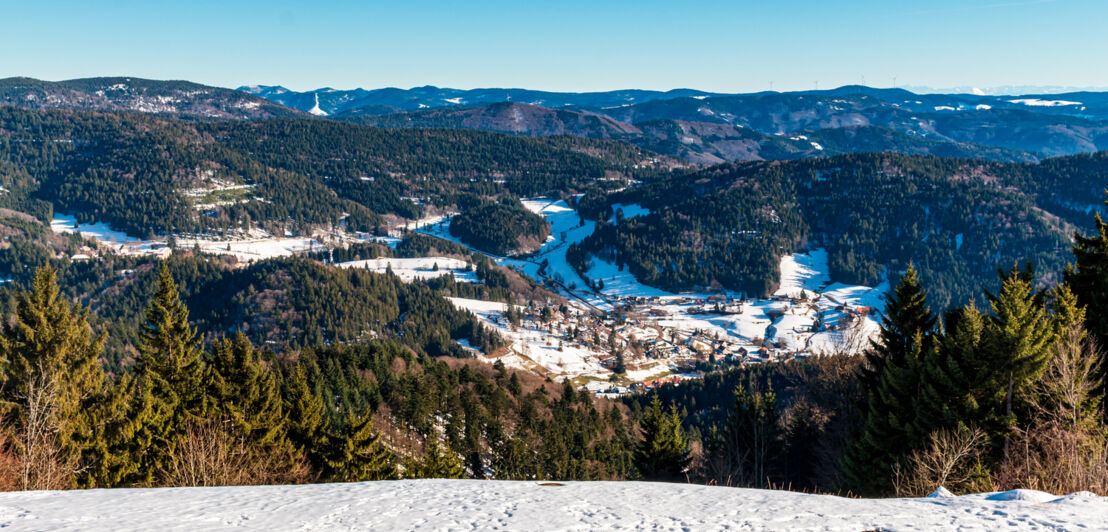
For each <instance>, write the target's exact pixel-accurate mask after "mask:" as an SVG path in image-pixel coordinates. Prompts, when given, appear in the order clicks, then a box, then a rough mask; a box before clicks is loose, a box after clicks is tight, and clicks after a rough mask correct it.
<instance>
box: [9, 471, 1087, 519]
mask: <svg viewBox="0 0 1108 532" xmlns="http://www.w3.org/2000/svg"><path fill="white" fill-rule="evenodd" d="M0 527H5V528H9V529H14V530H158V531H164V530H218V529H228V528H242V529H250V530H328V531H330V530H411V529H421V530H462V529H467V530H473V529H478V530H610V529H630V528H655V529H663V530H671V529H685V530H716V529H732V530H849V531H860V530H873V529H877V530H1006V529H1012V530H1074V529H1086V530H1104V529H1106V528H1108V499H1106V498H1101V497H1096V496H1092V495H1080V494H1075V495H1070V496H1065V497H1055V496H1053V495H1048V494H1045V493H1041V492H1030V491H1018V492H1005V493H1001V494H992V495H988V494H985V495H971V496H963V497H947V498H927V499H880V500H874V499H844V498H840V497H831V496H825V495H806V494H801V493H793V492H784V491H768V490H752V489H736V488H719V487H706V486H695V485H687V484H657V483H647V482H567V483H564V485H554V486H544V485H543V484H542V483H538V482H497V481H480V480H405V481H395V482H371V483H358V484H325V485H306V486H262V487H241V488H160V489H117V490H88V491H68V492H23V493H5V494H0Z"/></svg>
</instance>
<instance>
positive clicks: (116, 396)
mask: <svg viewBox="0 0 1108 532" xmlns="http://www.w3.org/2000/svg"><path fill="white" fill-rule="evenodd" d="M152 405H153V400H152V399H151V398H150V396H149V391H147V390H143V389H141V388H140V387H139V386H138V384H137V382H136V381H135V379H134V378H133V377H132V376H131V375H130V374H128V373H124V374H123V375H122V376H121V377H120V378H119V381H118V382H116V383H115V384H114V385H110V386H109V387H108V388H107V389H106V390H105V393H104V394H102V395H101V396H100V398H99V400H98V401H97V402H96V404H95V405H94V406H93V407H92V408H91V409H90V410H89V420H90V425H91V427H92V431H93V434H94V437H93V439H92V442H93V443H92V445H91V446H90V448H89V449H88V451H87V455H88V456H89V460H88V467H87V468H86V469H85V470H84V471H83V472H82V476H81V481H80V484H81V485H82V486H85V487H101V488H110V487H116V486H128V485H133V484H138V485H144V484H146V485H148V484H150V483H152V482H153V478H154V477H153V474H152V473H153V472H152V471H151V472H146V471H143V470H142V456H143V454H144V453H145V452H146V449H147V448H148V447H149V446H150V445H151V443H152V442H151V441H150V439H149V434H150V433H149V432H148V431H144V430H143V428H144V427H145V426H146V424H147V419H148V417H149V416H150V409H151V407H152ZM144 436H145V437H144Z"/></svg>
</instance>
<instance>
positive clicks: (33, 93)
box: [0, 77, 305, 119]
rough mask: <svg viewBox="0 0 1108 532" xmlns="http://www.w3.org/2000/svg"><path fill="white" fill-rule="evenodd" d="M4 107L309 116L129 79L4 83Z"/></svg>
mask: <svg viewBox="0 0 1108 532" xmlns="http://www.w3.org/2000/svg"><path fill="white" fill-rule="evenodd" d="M0 105H14V106H17V107H23V108H28V109H84V110H97V111H134V112H141V113H155V114H172V115H186V116H196V117H201V118H209V119H259V118H279V117H289V116H305V115H304V113H303V112H301V111H298V110H296V109H292V108H289V107H288V106H285V105H281V104H276V103H273V102H270V101H269V100H266V99H264V98H260V97H257V96H254V95H251V94H246V93H244V92H242V91H236V90H231V89H224V88H220V87H209V86H207V85H200V84H198V83H192V82H189V81H156V80H148V79H140V78H127V77H115V78H88V79H73V80H68V81H42V80H37V79H32V78H6V79H0Z"/></svg>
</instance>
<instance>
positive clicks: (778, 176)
mask: <svg viewBox="0 0 1108 532" xmlns="http://www.w3.org/2000/svg"><path fill="white" fill-rule="evenodd" d="M1106 185H1108V153H1103V152H1102V153H1097V154H1093V155H1078V156H1071V157H1063V158H1056V159H1050V160H1047V161H1045V162H1043V163H1041V164H1010V163H991V162H983V161H979V160H967V159H943V158H937V157H930V156H909V155H898V154H855V155H843V156H839V157H833V158H824V159H810V160H801V161H789V162H781V161H778V162H757V163H742V164H728V165H721V166H717V167H713V168H710V169H707V170H704V171H701V172H699V173H697V174H695V175H693V176H690V177H675V178H670V179H662V180H659V181H656V182H653V183H648V184H645V185H643V186H640V187H636V188H632V189H628V190H626V191H623V192H619V193H616V194H614V195H612V196H611V197H610V198H609V200H610V201H611V202H620V203H639V204H642V205H644V206H647V207H649V208H650V209H651V210H652V212H651V214H649V215H646V216H639V217H634V218H628V219H625V220H622V221H621V222H620V223H619V224H618V225H606V224H601V225H600V226H599V229H598V230H597V231H596V233H595V234H594V235H593V236H592V237H590V238H589V239H587V240H586V241H585V242H583V243H582V245H581V246H578V247H577V248H576V249H574V250H573V251H574V252H573V253H572V254H571V256H572V257H573V258H574V259H575V261H576V263H577V266H578V267H579V268H580V269H583V268H584V267H585V266H587V262H588V261H589V260H591V259H590V257H592V256H598V257H600V258H602V259H608V260H613V261H615V262H617V263H620V264H624V265H626V266H627V267H628V268H630V271H631V272H633V273H635V275H636V276H637V277H638V278H639V279H640V280H641V281H643V282H646V283H647V284H651V285H654V286H659V287H662V288H666V289H671V290H678V289H687V288H691V287H697V286H700V287H703V286H711V285H713V284H719V285H722V286H724V287H727V288H732V289H736V290H744V291H746V292H748V293H750V294H752V295H754V294H757V295H765V294H767V293H769V292H771V291H772V289H773V287H774V285H775V283H776V281H777V279H778V275H779V272H778V260H779V258H780V256H781V255H782V254H784V253H788V252H791V251H795V250H799V249H803V248H810V247H825V248H827V250H828V253H829V260H830V269H831V272H830V273H831V277H832V279H834V280H836V281H842V282H848V283H860V284H871V285H872V284H876V283H877V282H879V281H880V279H881V278H882V277H883V276H885V275H887V274H888V273H894V274H895V273H896V272H900V271H902V270H903V269H904V268H905V267H906V266H907V264H908V263H909V262H914V263H915V264H916V265H917V267H918V268H919V269H920V270H921V271H922V272H924V273H923V277H924V278H925V279H927V281H928V287H929V288H930V289H931V291H932V294H933V296H934V298H933V301H934V302H935V303H936V304H937V305H939V306H944V305H948V304H950V303H952V302H963V301H966V300H968V299H970V298H973V297H978V298H979V299H980V297H979V296H980V295H981V294H980V293H979V292H977V289H975V288H970V287H983V288H985V289H991V288H993V287H994V285H995V283H996V281H995V278H996V275H995V272H996V268H997V267H998V266H1005V267H1010V266H1011V265H1012V263H1013V261H1019V262H1021V263H1022V262H1023V261H1025V260H1029V261H1032V262H1033V263H1034V264H1035V265H1036V267H1037V268H1038V269H1039V270H1040V271H1043V272H1045V273H1046V274H1047V278H1048V279H1050V278H1051V275H1052V274H1057V273H1058V272H1060V271H1061V269H1062V267H1063V266H1064V261H1065V260H1066V256H1067V254H1066V251H1067V250H1068V249H1069V246H1070V239H1071V236H1072V234H1073V231H1074V229H1075V228H1077V227H1080V228H1082V229H1085V227H1084V226H1085V225H1087V224H1088V220H1089V217H1088V214H1087V212H1088V210H1089V209H1095V208H1097V205H1099V204H1100V202H1101V201H1102V199H1103V197H1102V195H1103V193H1104V188H1105V186H1106Z"/></svg>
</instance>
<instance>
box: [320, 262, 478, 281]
mask: <svg viewBox="0 0 1108 532" xmlns="http://www.w3.org/2000/svg"><path fill="white" fill-rule="evenodd" d="M336 266H338V267H340V268H364V269H367V270H370V271H373V272H377V273H385V272H387V271H388V270H389V269H392V273H394V274H395V275H396V276H397V277H399V278H400V280H402V281H404V282H406V283H410V282H412V281H414V280H416V279H421V280H422V279H433V278H435V277H442V276H443V275H453V276H454V280H455V281H458V282H467V283H475V282H477V274H476V273H474V272H472V271H466V266H467V263H466V261H464V260H458V259H451V258H447V257H419V258H415V259H396V258H379V259H368V260H356V261H351V262H340V263H338V264H336ZM435 266H438V269H435Z"/></svg>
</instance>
